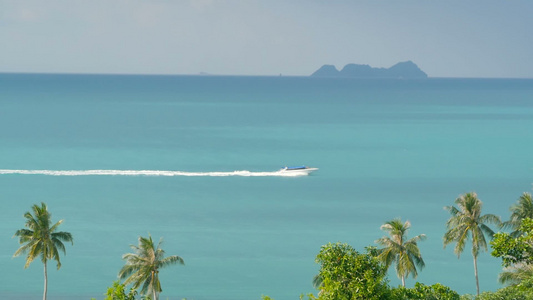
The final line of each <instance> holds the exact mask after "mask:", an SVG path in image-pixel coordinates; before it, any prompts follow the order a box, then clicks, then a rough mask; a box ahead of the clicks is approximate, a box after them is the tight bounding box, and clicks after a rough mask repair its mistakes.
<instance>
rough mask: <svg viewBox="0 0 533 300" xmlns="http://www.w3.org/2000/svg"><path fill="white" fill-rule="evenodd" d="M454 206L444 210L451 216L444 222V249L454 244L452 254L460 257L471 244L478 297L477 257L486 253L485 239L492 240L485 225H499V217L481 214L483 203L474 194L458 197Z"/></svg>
mask: <svg viewBox="0 0 533 300" xmlns="http://www.w3.org/2000/svg"><path fill="white" fill-rule="evenodd" d="M455 204H456V205H457V207H455V206H446V207H445V209H446V210H447V211H448V212H449V213H450V214H451V217H450V219H448V221H447V222H446V227H447V231H446V233H445V234H444V239H443V240H444V247H446V246H447V245H449V244H451V243H455V247H454V252H455V254H457V257H460V256H461V253H462V252H463V250H464V248H465V246H466V243H467V242H468V241H471V243H472V257H473V259H474V275H475V278H476V291H477V295H479V276H478V268H477V257H478V255H479V253H480V251H482V250H484V251H487V250H488V248H487V244H488V243H487V239H486V237H485V235H488V236H489V237H491V238H492V236H493V235H494V231H493V230H492V229H491V228H490V227H489V226H488V225H487V224H496V225H498V226H500V225H501V220H500V217H497V216H495V215H493V214H485V215H483V214H482V211H481V210H482V207H483V202H481V200H480V199H479V198H478V197H477V194H476V193H473V192H472V193H466V194H463V195H460V196H459V197H458V198H457V199H456V200H455Z"/></svg>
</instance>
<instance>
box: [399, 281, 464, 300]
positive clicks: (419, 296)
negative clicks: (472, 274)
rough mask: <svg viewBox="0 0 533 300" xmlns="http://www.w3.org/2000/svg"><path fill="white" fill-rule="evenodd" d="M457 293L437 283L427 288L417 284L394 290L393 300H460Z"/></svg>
mask: <svg viewBox="0 0 533 300" xmlns="http://www.w3.org/2000/svg"><path fill="white" fill-rule="evenodd" d="M460 298H461V297H460V296H459V294H458V293H457V292H455V291H454V290H452V289H450V288H449V287H447V286H444V285H442V284H440V283H436V284H434V285H431V286H427V285H425V284H423V283H419V282H417V283H415V286H414V287H413V288H405V287H398V288H394V289H392V296H391V300H460Z"/></svg>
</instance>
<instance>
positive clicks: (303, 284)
mask: <svg viewBox="0 0 533 300" xmlns="http://www.w3.org/2000/svg"><path fill="white" fill-rule="evenodd" d="M532 129H533V80H517V79H516V80H510V79H509V80H501V79H429V80H422V81H416V80H353V79H317V78H304V77H202V76H118V75H116V76H115V75H113V76H112V75H37V74H35V75H32V74H0V145H1V147H0V169H1V171H0V173H2V172H3V174H0V191H1V193H0V203H1V210H2V212H3V214H2V218H3V221H2V222H1V223H0V233H1V235H0V236H1V239H2V241H1V242H0V260H1V266H2V268H3V272H2V273H1V274H0V282H1V284H0V298H9V299H35V298H37V297H40V296H41V294H42V285H43V280H42V264H41V263H40V262H39V261H36V262H34V263H33V264H32V265H31V266H30V267H29V268H28V269H26V270H25V269H23V266H24V258H20V257H19V258H12V254H13V253H14V252H15V250H16V249H17V248H18V243H17V240H16V239H14V238H12V236H13V233H14V232H15V231H16V230H17V229H19V228H22V227H23V225H24V219H23V217H22V215H23V213H24V212H26V211H28V210H29V209H30V206H31V205H32V204H34V203H39V202H40V201H44V202H46V203H47V204H48V207H49V209H50V211H51V212H52V214H53V220H54V221H56V220H59V219H65V222H64V224H63V225H61V227H62V229H63V230H65V231H69V232H71V233H72V234H73V235H74V239H75V244H74V246H70V245H69V246H68V247H67V255H66V256H64V257H62V264H63V266H62V268H61V270H59V271H56V270H54V268H53V265H52V267H51V270H50V271H49V296H50V298H53V299H89V298H91V297H95V298H97V299H103V296H102V295H103V293H104V292H105V290H106V288H107V287H108V286H110V285H111V283H112V282H113V280H115V279H116V276H117V272H118V270H119V269H120V268H121V267H122V265H123V261H122V260H121V256H122V254H124V253H127V252H129V251H130V248H129V245H130V244H135V243H136V242H137V238H138V236H139V235H143V236H146V235H147V234H148V233H150V234H152V236H153V237H154V238H155V239H159V237H163V238H164V244H163V247H164V249H165V250H166V252H167V254H168V255H174V254H177V255H180V256H181V257H183V258H184V260H185V266H177V267H170V268H168V269H164V270H162V271H161V280H162V287H163V293H162V294H161V297H162V299H166V298H169V299H182V298H187V299H197V300H215V299H217V300H220V299H228V300H229V299H235V300H239V299H243V300H244V299H260V297H261V295H262V294H264V295H269V296H271V297H273V298H275V299H276V300H284V299H297V298H298V296H299V295H300V294H301V293H308V292H315V291H314V290H313V288H312V286H311V280H312V277H313V276H314V275H315V274H316V272H317V269H318V266H317V265H316V264H315V263H314V257H315V255H316V254H317V253H318V251H319V249H320V246H321V245H323V244H326V243H328V242H336V241H342V242H347V243H350V244H351V245H353V246H354V247H356V248H357V249H359V250H361V251H362V250H363V248H364V247H365V246H369V245H373V243H374V240H376V239H377V238H379V237H381V236H382V235H383V233H382V232H381V231H380V230H379V227H380V225H381V224H383V222H385V221H387V220H390V219H392V218H394V217H402V219H404V220H406V219H408V220H410V221H411V223H412V231H411V234H410V236H413V235H416V234H421V233H425V234H426V235H427V236H428V239H427V240H426V241H424V242H423V243H421V244H420V248H421V251H422V254H423V256H424V260H425V261H426V268H425V269H423V270H422V271H421V272H420V273H419V277H418V279H417V280H418V281H421V282H424V283H426V284H433V283H436V282H440V283H442V284H445V285H448V286H450V287H452V288H453V289H455V290H457V291H459V292H460V293H475V282H474V275H473V266H472V259H471V255H470V252H469V251H468V250H466V251H465V252H464V254H463V255H462V256H461V258H460V259H457V257H456V256H455V255H454V254H453V252H452V248H447V249H444V250H443V247H442V235H443V233H444V230H445V222H446V220H447V218H448V215H447V213H446V212H445V211H444V210H443V207H444V206H446V205H451V204H452V203H453V201H454V200H455V198H456V197H457V196H458V195H459V194H462V193H465V192H469V191H476V192H477V193H478V195H479V197H480V198H481V199H482V200H483V201H484V203H485V206H484V210H485V212H486V213H494V214H497V215H501V216H502V217H503V218H507V217H508V215H509V214H508V208H509V206H510V205H511V204H513V203H514V202H515V201H516V199H517V198H518V197H519V196H520V194H521V193H523V192H526V191H531V188H532V186H531V183H532V182H533V161H532V158H531V157H532V156H531V154H532V153H533V139H532V138H531V137H532V134H531V132H532ZM301 164H306V165H310V166H314V167H318V168H320V170H319V171H317V172H316V173H313V174H312V175H310V176H302V177H283V176H278V175H279V174H277V173H275V171H276V170H278V169H279V168H280V167H282V166H284V165H301ZM29 170H40V171H41V173H42V172H43V170H44V172H45V173H46V172H49V171H64V170H81V171H82V173H83V171H86V170H112V171H113V172H115V174H117V175H86V176H71V175H69V174H68V173H59V176H57V175H56V176H53V175H42V174H23V173H24V172H28V171H29ZM124 170H132V171H135V170H137V171H138V170H153V171H157V170H168V171H178V172H182V173H174V175H176V176H162V175H161V176H144V175H133V176H127V175H124V172H121V171H124ZM236 170H238V171H249V172H241V173H238V174H237V176H214V175H216V174H218V175H235V174H234V173H233V171H236ZM215 172H223V173H222V174H220V173H215ZM47 174H48V173H47ZM190 175H200V176H190ZM250 175H261V176H250ZM500 269H501V268H500V263H499V261H498V260H497V259H494V258H491V257H490V255H489V254H488V253H484V254H482V255H481V257H480V263H479V271H480V284H481V288H482V290H494V289H496V288H498V287H499V285H498V283H497V276H498V273H499V271H500ZM389 279H390V281H391V284H392V285H398V284H399V283H400V282H399V280H398V279H397V278H396V275H395V274H394V271H393V270H391V272H390V275H389ZM407 284H408V285H413V284H414V280H413V279H411V278H409V280H408V281H407Z"/></svg>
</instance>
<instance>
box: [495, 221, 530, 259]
mask: <svg viewBox="0 0 533 300" xmlns="http://www.w3.org/2000/svg"><path fill="white" fill-rule="evenodd" d="M519 232H520V235H519V236H518V237H513V236H512V235H511V234H508V233H503V232H499V233H497V234H495V235H494V239H493V240H492V241H491V242H490V244H491V246H492V249H493V251H492V253H491V255H492V256H494V257H500V258H501V259H502V265H503V266H504V267H509V266H511V265H513V264H518V263H524V264H533V220H532V219H530V218H525V219H523V220H522V222H521V225H520V227H519Z"/></svg>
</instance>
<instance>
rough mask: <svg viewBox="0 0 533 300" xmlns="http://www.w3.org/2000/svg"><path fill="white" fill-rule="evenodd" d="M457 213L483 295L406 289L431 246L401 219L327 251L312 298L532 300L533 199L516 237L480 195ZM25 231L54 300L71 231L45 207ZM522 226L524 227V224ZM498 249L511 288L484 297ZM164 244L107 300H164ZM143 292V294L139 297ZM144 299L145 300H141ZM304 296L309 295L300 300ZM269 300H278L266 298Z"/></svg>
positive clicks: (450, 224) (453, 226)
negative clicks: (532, 210)
mask: <svg viewBox="0 0 533 300" xmlns="http://www.w3.org/2000/svg"><path fill="white" fill-rule="evenodd" d="M455 205H456V206H447V207H445V209H446V210H447V211H448V212H449V213H450V214H451V216H450V218H449V219H448V221H447V222H446V227H447V228H446V229H447V230H446V232H445V234H444V237H443V242H444V246H445V247H446V246H447V245H449V244H451V243H455V247H454V252H455V253H456V254H457V256H458V257H460V255H461V254H462V252H463V251H464V249H465V248H466V245H467V244H469V243H471V244H472V245H471V246H472V255H473V259H474V272H475V276H476V288H477V294H476V295H474V296H472V295H462V296H460V295H459V294H458V293H457V292H455V291H453V290H452V289H450V288H449V287H447V286H444V285H442V284H440V283H435V284H433V285H425V284H423V283H420V282H416V283H415V284H414V286H413V287H411V288H407V287H405V278H406V277H408V276H409V275H412V277H414V278H416V276H417V274H418V271H419V270H420V269H421V268H422V267H424V260H423V259H422V255H421V253H420V250H419V248H418V242H420V241H423V240H424V239H425V235H423V234H421V235H418V236H415V237H414V238H411V239H409V238H408V236H407V233H408V231H409V230H410V228H411V224H410V222H409V221H406V222H402V221H401V219H400V218H396V219H392V220H390V221H388V222H386V223H385V224H383V225H382V226H381V227H380V229H381V230H383V231H384V232H386V233H387V235H385V236H383V237H381V238H379V239H377V240H376V243H377V244H378V245H379V246H380V248H377V247H373V246H372V247H366V248H365V250H364V251H363V252H358V251H357V250H355V249H354V248H353V247H352V246H350V245H348V244H346V243H341V242H337V243H335V244H333V243H329V244H326V245H324V246H322V247H321V249H320V252H319V253H318V255H317V256H316V259H315V262H316V263H318V264H319V265H320V269H319V272H318V274H317V275H316V276H315V277H314V279H313V285H314V286H315V288H316V289H317V291H318V293H317V295H316V296H315V295H313V294H312V293H310V294H307V295H306V297H307V298H308V299H309V300H333V299H334V300H352V299H384V300H413V299H415V300H429V299H434V300H495V299H518V300H521V299H524V300H525V299H533V218H531V217H530V215H529V213H528V211H529V207H530V206H531V195H530V194H529V193H524V194H523V195H522V196H521V197H520V198H519V199H518V201H517V203H516V204H514V205H512V206H511V208H510V211H511V217H510V220H509V221H507V222H505V223H504V224H505V226H503V228H505V229H509V230H510V231H512V232H509V233H508V232H498V233H496V234H494V231H493V230H492V229H491V228H490V227H489V224H494V225H502V223H501V221H500V218H499V217H497V216H495V215H491V214H482V202H481V200H479V198H478V197H477V195H476V194H475V193H466V194H463V195H460V196H459V197H458V198H457V199H456V200H455ZM24 217H25V219H26V224H25V228H23V229H20V230H17V231H16V232H15V236H16V237H18V238H19V243H20V245H21V246H20V248H19V249H18V250H17V251H16V252H15V254H14V256H19V255H21V254H27V257H26V264H25V266H24V267H25V268H27V267H28V266H29V265H30V264H31V262H32V261H34V260H35V258H37V257H40V259H41V261H42V262H43V265H44V277H45V278H44V283H45V286H44V293H43V299H46V297H47V282H48V279H47V262H48V260H55V261H56V262H57V268H58V269H59V268H60V267H61V261H60V256H59V254H60V252H63V254H65V253H66V251H65V245H64V244H63V243H65V242H71V243H72V242H73V238H72V235H71V234H70V233H68V232H62V231H58V227H59V225H60V224H62V222H63V220H60V221H58V222H56V223H52V221H51V214H50V212H49V211H48V208H47V207H46V204H45V203H41V204H40V205H33V206H32V209H31V211H29V212H26V213H25V214H24ZM517 224H518V225H517ZM490 237H493V238H492V240H491V241H490V245H491V247H492V253H491V254H492V256H494V257H498V258H500V259H501V260H502V266H503V267H504V269H503V271H502V273H501V274H500V278H499V279H500V282H502V283H504V284H508V285H509V286H507V287H504V288H501V289H498V290H496V291H494V292H483V293H480V291H479V280H478V278H477V277H478V276H477V256H478V255H479V253H480V252H481V251H483V250H485V251H487V248H488V247H487V244H488V238H490ZM162 242H163V240H162V239H160V241H159V243H157V244H156V243H154V241H153V240H152V237H151V235H148V237H142V236H141V237H139V240H138V245H131V248H132V249H133V253H127V254H124V255H123V259H124V260H125V261H126V263H125V265H124V266H123V267H122V269H121V270H120V272H119V278H120V279H121V280H124V281H123V282H121V281H115V282H113V285H112V286H111V287H109V288H108V289H107V293H106V294H105V296H106V298H105V300H135V299H150V300H157V299H158V298H159V293H161V292H162V288H161V282H160V280H159V271H160V269H162V268H164V267H166V266H170V265H175V264H184V262H183V259H182V258H181V257H179V256H177V255H173V256H168V257H165V252H164V251H163V250H162V249H161V244H162ZM393 264H394V265H395V268H396V273H397V275H398V277H399V278H400V279H401V281H402V285H401V286H398V287H391V286H390V285H389V280H388V278H387V270H388V269H389V268H390V266H392V265H393ZM138 290H139V291H138ZM138 294H139V297H140V298H136V297H137V295H138ZM304 297H305V296H304V295H303V294H302V295H301V296H300V299H301V300H303V298H304ZM262 299H264V300H268V299H270V300H272V298H270V297H269V296H262Z"/></svg>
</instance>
